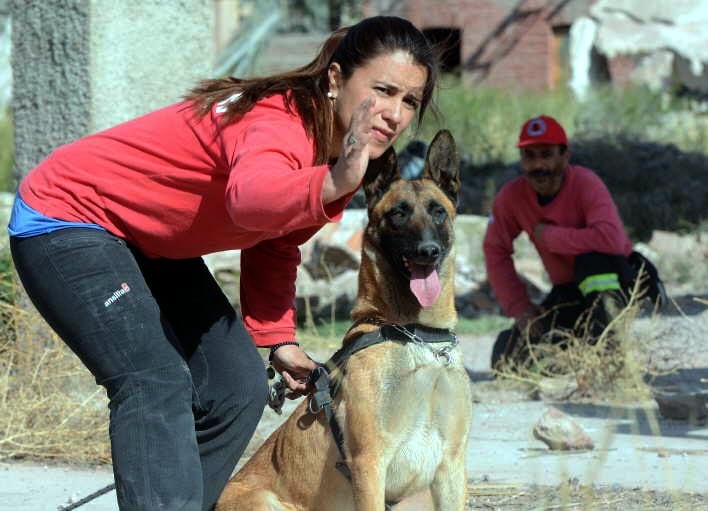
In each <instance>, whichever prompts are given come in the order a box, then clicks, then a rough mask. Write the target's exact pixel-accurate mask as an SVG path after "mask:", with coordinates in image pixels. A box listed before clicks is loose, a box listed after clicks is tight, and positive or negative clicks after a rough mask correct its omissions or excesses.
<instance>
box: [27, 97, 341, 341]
mask: <svg viewBox="0 0 708 511" xmlns="http://www.w3.org/2000/svg"><path fill="white" fill-rule="evenodd" d="M220 115H221V112H220V109H219V108H218V107H216V106H215V108H214V109H212V112H211V113H210V114H209V115H206V116H204V117H203V118H201V119H199V118H198V117H197V116H196V115H195V113H194V110H193V109H192V108H191V105H190V104H189V103H177V104H174V105H171V106H168V107H166V108H163V109H160V110H157V111H155V112H151V113H149V114H147V115H145V116H143V117H139V118H137V119H134V120H132V121H128V122H126V123H123V124H120V125H118V126H116V127H114V128H110V129H108V130H106V131H102V132H100V133H96V134H94V135H90V136H87V137H84V138H82V139H79V140H77V141H76V142H73V143H71V144H68V145H65V146H62V147H59V148H58V149H57V150H55V151H54V152H53V153H52V154H51V155H50V156H49V157H48V158H47V159H46V160H45V161H43V162H42V163H41V164H40V165H38V166H37V167H36V168H35V169H33V170H32V171H31V172H30V173H29V174H28V175H27V177H26V178H25V179H24V180H23V181H22V183H21V184H20V187H19V192H20V195H21V196H22V198H23V200H24V201H25V202H26V203H27V204H29V205H30V206H31V207H32V208H34V209H36V210H37V211H39V212H40V213H42V214H44V215H46V216H49V217H52V218H58V219H62V220H69V221H76V222H89V223H95V224H98V225H100V226H102V227H104V228H106V230H108V231H109V232H111V233H113V234H115V235H116V236H119V237H121V238H124V239H125V240H127V241H128V242H129V243H130V244H132V245H133V246H135V247H137V248H138V249H140V250H141V251H142V252H144V253H145V254H146V255H148V256H150V257H166V258H189V257H197V256H201V255H204V254H207V253H210V252H216V251H220V250H227V249H241V251H242V252H241V304H242V313H243V317H244V322H245V326H246V328H247V329H248V331H249V332H250V333H251V335H252V336H253V338H254V340H255V343H256V344H257V345H258V346H268V345H272V344H275V343H277V342H282V341H283V340H290V339H293V338H294V335H295V309H294V302H295V275H296V269H297V265H298V264H299V263H300V252H299V248H298V245H300V244H302V243H304V242H305V241H306V240H307V239H309V238H310V237H311V236H312V235H313V234H314V233H315V232H317V230H319V229H320V228H321V227H322V226H323V225H324V224H325V223H327V222H330V221H336V220H339V218H340V217H341V214H342V212H343V209H344V207H345V205H346V204H347V202H348V201H349V199H350V198H351V194H350V195H347V196H345V197H342V198H340V199H339V200H337V201H335V202H333V203H331V204H328V205H327V206H323V205H322V200H321V194H322V186H323V182H324V178H325V176H326V174H327V172H329V167H328V166H327V165H320V166H313V158H314V144H313V141H312V140H311V139H309V138H308V136H307V135H306V133H305V129H304V127H303V125H302V122H301V119H300V118H299V117H298V116H297V115H295V114H291V113H288V112H287V111H286V109H285V105H284V99H283V97H282V96H280V95H276V96H271V97H270V98H266V99H264V100H262V101H260V102H259V103H258V104H257V105H256V106H255V107H254V108H253V109H252V110H251V111H250V112H248V113H247V114H246V115H245V116H244V117H243V118H242V119H241V120H239V121H238V122H236V123H233V124H230V125H228V126H225V127H220V126H219V122H218V121H219V116H220Z"/></svg>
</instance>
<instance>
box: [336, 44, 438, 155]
mask: <svg viewBox="0 0 708 511" xmlns="http://www.w3.org/2000/svg"><path fill="white" fill-rule="evenodd" d="M427 79H428V70H427V69H426V68H425V66H422V65H421V64H418V63H417V62H416V61H415V60H414V59H413V57H412V55H411V54H410V53H408V52H405V51H402V50H398V51H395V52H393V53H385V54H383V55H380V56H378V57H374V58H373V59H371V60H369V61H368V62H366V63H365V64H364V65H363V66H360V67H358V68H356V69H355V70H354V72H353V73H352V75H351V76H350V77H349V79H347V80H344V78H343V77H342V74H341V69H340V67H339V64H337V63H333V64H332V65H331V66H330V69H329V85H330V92H331V93H333V94H334V95H335V97H336V99H335V101H334V110H335V122H336V125H335V131H334V136H335V140H334V144H332V147H334V148H335V150H336V151H339V149H340V146H341V140H342V137H343V136H344V134H345V133H346V131H347V129H348V128H349V124H350V122H351V119H352V113H353V112H354V109H355V108H356V107H357V106H358V105H359V104H361V102H362V101H364V100H365V99H367V98H368V97H371V96H373V97H374V98H375V99H376V103H375V107H374V112H373V113H374V116H373V122H372V126H371V138H370V142H369V157H370V158H372V159H374V158H378V157H379V156H381V155H382V154H383V153H384V151H386V149H388V148H389V147H390V146H391V145H392V144H393V143H394V142H395V141H396V139H397V138H398V137H399V136H400V134H401V133H402V132H403V131H404V130H405V129H406V128H407V127H408V125H409V124H410V123H411V121H412V120H413V118H414V117H415V116H416V115H417V113H418V108H419V107H420V102H421V100H422V98H423V90H424V89H425V83H426V80H427ZM330 156H338V154H333V155H330Z"/></svg>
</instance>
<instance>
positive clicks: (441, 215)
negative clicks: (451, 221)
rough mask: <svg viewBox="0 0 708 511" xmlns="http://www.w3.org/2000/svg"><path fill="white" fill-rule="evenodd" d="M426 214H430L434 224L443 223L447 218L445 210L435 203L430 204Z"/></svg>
mask: <svg viewBox="0 0 708 511" xmlns="http://www.w3.org/2000/svg"><path fill="white" fill-rule="evenodd" d="M428 212H429V213H430V216H431V217H433V221H434V222H435V223H436V224H441V223H443V222H444V221H445V219H446V218H447V211H445V208H443V207H442V206H441V205H439V204H436V203H432V204H431V205H430V207H429V208H428Z"/></svg>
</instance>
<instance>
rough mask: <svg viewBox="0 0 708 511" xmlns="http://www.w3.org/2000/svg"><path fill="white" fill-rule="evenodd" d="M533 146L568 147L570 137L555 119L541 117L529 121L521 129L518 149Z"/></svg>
mask: <svg viewBox="0 0 708 511" xmlns="http://www.w3.org/2000/svg"><path fill="white" fill-rule="evenodd" d="M531 144H563V145H568V137H566V136H565V130H564V129H563V126H561V125H560V123H559V122H558V121H556V120H555V119H554V118H553V117H549V116H547V115H541V116H539V117H534V118H532V119H529V120H528V121H526V122H525V123H524V125H523V126H522V127H521V132H520V133H519V143H518V144H516V147H524V146H527V145H531Z"/></svg>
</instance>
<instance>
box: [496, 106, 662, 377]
mask: <svg viewBox="0 0 708 511" xmlns="http://www.w3.org/2000/svg"><path fill="white" fill-rule="evenodd" d="M517 147H518V148H519V150H520V157H521V169H522V176H520V177H518V178H516V179H514V180H512V181H511V182H509V183H507V184H505V185H504V186H503V187H502V189H501V190H500V191H499V193H498V195H497V196H496V198H495V200H494V205H493V208H492V216H491V217H490V219H489V224H488V226H487V232H486V235H485V238H484V256H485V260H486V266H487V275H488V279H489V282H490V284H491V287H492V289H493V291H494V293H495V295H496V298H497V300H498V301H499V303H500V305H501V307H502V309H503V311H504V313H505V314H506V315H508V316H509V317H512V318H514V320H515V321H514V326H513V327H512V328H511V329H509V330H505V331H503V332H501V333H500V334H499V336H498V338H497V341H496V343H495V345H494V349H493V352H492V367H495V366H496V365H497V364H498V363H499V362H500V361H502V360H504V359H507V360H508V359H510V360H511V361H514V362H517V363H523V362H524V360H525V358H526V357H527V356H528V350H527V349H526V347H527V342H526V338H527V336H528V339H529V341H530V342H531V343H538V342H539V340H540V338H541V336H542V335H543V334H544V333H547V332H549V331H551V330H552V329H557V328H564V329H569V330H573V331H574V332H575V333H576V334H579V335H580V334H581V333H582V334H583V335H586V334H589V336H590V338H593V337H595V338H596V337H597V336H598V335H599V334H600V333H601V332H602V331H603V330H604V328H605V327H606V326H607V324H608V323H609V321H610V320H611V318H612V317H613V315H614V314H616V312H617V311H618V310H620V309H621V308H622V307H623V306H624V305H625V304H626V298H627V294H628V292H629V290H631V285H632V282H633V281H634V279H635V278H636V275H637V270H638V269H639V268H640V267H643V268H645V270H646V272H647V273H648V274H649V278H648V279H645V280H647V281H648V282H647V284H646V294H647V295H648V296H650V297H651V298H652V299H653V300H656V299H657V298H658V297H661V290H662V287H661V281H660V280H659V278H658V275H657V274H656V269H655V268H654V267H653V265H651V263H649V262H648V261H647V260H646V259H644V258H643V257H642V256H641V255H640V254H639V253H637V252H633V251H632V242H631V241H630V239H629V237H628V236H627V234H626V232H625V229H624V226H623V224H622V220H621V219H620V216H619V213H618V211H617V207H616V205H615V203H614V201H613V200H612V197H611V196H610V193H609V191H608V190H607V187H606V186H605V184H604V183H603V182H602V180H601V179H600V178H599V177H598V176H597V175H596V174H595V173H593V172H592V171H591V170H589V169H587V168H584V167H581V166H579V165H571V164H570V163H569V161H570V155H571V153H570V149H569V147H568V139H567V137H566V134H565V130H564V129H563V127H562V126H561V125H560V124H559V123H558V122H557V121H556V120H555V119H553V118H552V117H548V116H545V115H542V116H540V117H535V118H532V119H529V120H528V121H526V122H525V123H524V125H523V126H522V128H521V132H520V134H519V140H518V143H517ZM522 231H524V232H526V234H527V235H528V237H529V239H530V240H531V242H532V243H533V244H534V246H535V247H536V250H537V251H538V254H539V256H540V257H541V261H542V262H543V265H544V267H545V269H546V271H547V272H548V275H549V278H550V280H551V282H552V284H553V288H552V290H551V292H550V293H549V295H548V296H547V297H546V298H545V299H544V300H543V302H542V303H541V304H540V305H537V304H534V303H532V302H531V300H530V299H529V296H528V293H527V290H526V286H525V284H524V283H523V281H522V280H521V279H520V277H519V275H518V274H517V272H516V270H515V268H514V263H513V260H512V253H513V242H514V239H515V238H516V237H517V236H519V234H521V232H522ZM556 337H557V336H556ZM558 340H559V339H555V341H558Z"/></svg>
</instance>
